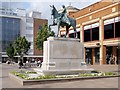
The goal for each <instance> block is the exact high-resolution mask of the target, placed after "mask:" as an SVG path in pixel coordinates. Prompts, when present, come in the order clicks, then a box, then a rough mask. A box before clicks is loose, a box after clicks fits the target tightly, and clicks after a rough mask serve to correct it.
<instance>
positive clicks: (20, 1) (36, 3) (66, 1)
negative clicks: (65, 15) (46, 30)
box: [0, 0, 101, 33]
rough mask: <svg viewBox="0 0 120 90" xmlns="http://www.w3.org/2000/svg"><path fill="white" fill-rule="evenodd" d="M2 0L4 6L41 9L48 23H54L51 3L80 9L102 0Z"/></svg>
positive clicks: (42, 15)
mask: <svg viewBox="0 0 120 90" xmlns="http://www.w3.org/2000/svg"><path fill="white" fill-rule="evenodd" d="M0 1H1V2H2V7H10V8H13V9H16V8H22V9H26V11H27V12H28V11H30V10H34V11H39V12H41V18H42V19H48V24H52V19H51V9H50V5H54V6H55V7H56V9H57V10H59V9H61V8H62V5H65V6H66V7H67V6H69V5H71V6H73V7H76V8H78V9H82V8H85V7H87V6H89V5H91V4H94V3H96V2H98V1H101V0H0ZM1 2H0V5H1ZM55 32H56V31H55ZM56 33H57V32H56Z"/></svg>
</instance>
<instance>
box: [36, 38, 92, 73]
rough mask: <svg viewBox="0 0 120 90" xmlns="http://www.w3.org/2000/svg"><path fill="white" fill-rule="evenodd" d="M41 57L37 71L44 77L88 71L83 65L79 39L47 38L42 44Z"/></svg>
mask: <svg viewBox="0 0 120 90" xmlns="http://www.w3.org/2000/svg"><path fill="white" fill-rule="evenodd" d="M43 56H44V58H43V63H42V67H41V70H38V71H39V72H40V73H41V72H42V73H43V74H46V75H49V74H50V75H51V74H53V75H56V74H75V73H80V72H81V71H83V70H84V71H86V70H88V68H87V66H86V65H84V64H83V62H84V44H83V43H80V41H79V39H73V38H58V37H49V38H48V40H47V41H45V42H44V54H43ZM89 70H90V69H89ZM92 70H93V69H92Z"/></svg>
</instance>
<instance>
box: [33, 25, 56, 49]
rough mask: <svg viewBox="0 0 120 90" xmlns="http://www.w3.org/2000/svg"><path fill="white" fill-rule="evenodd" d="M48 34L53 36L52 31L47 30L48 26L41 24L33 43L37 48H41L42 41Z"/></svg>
mask: <svg viewBox="0 0 120 90" xmlns="http://www.w3.org/2000/svg"><path fill="white" fill-rule="evenodd" d="M49 36H55V33H54V31H51V30H48V26H47V25H43V26H42V28H41V29H40V30H39V32H38V34H37V37H36V38H35V45H36V47H37V48H38V49H39V50H43V42H44V41H46V40H47V38H48V37H49Z"/></svg>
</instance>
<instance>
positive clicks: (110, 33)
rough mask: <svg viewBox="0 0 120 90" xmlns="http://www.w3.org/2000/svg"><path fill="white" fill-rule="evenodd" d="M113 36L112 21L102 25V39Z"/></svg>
mask: <svg viewBox="0 0 120 90" xmlns="http://www.w3.org/2000/svg"><path fill="white" fill-rule="evenodd" d="M109 38H114V23H111V24H108V25H105V26H104V39H109Z"/></svg>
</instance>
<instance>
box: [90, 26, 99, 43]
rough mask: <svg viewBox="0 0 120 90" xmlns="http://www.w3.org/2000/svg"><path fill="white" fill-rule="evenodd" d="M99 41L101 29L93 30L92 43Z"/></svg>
mask: <svg viewBox="0 0 120 90" xmlns="http://www.w3.org/2000/svg"><path fill="white" fill-rule="evenodd" d="M94 40H99V27H96V28H92V41H94Z"/></svg>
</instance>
